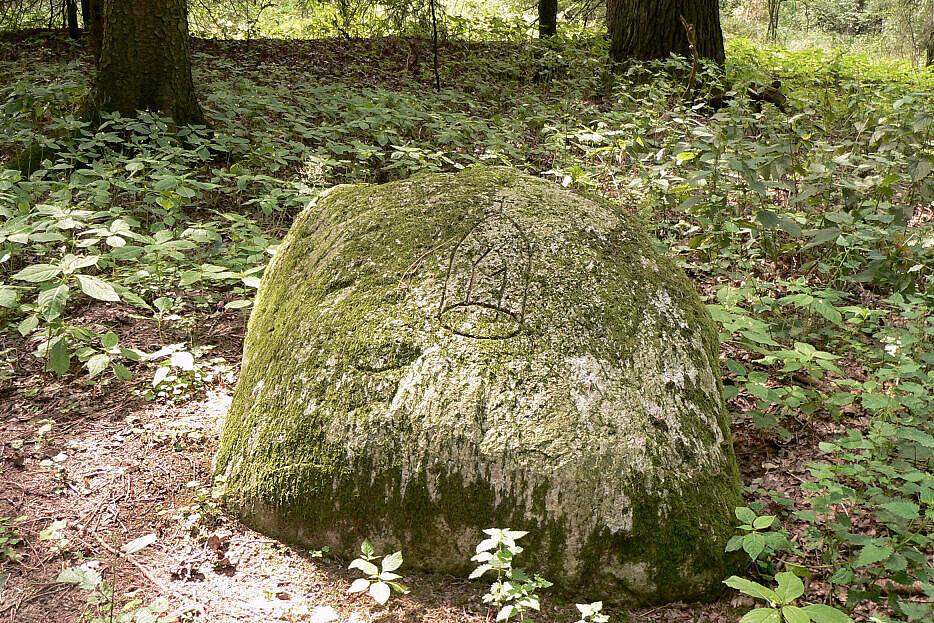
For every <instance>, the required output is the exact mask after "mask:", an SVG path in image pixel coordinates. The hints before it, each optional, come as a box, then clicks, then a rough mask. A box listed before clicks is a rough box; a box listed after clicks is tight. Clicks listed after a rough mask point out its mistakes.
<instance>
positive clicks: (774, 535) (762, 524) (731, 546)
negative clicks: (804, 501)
mask: <svg viewBox="0 0 934 623" xmlns="http://www.w3.org/2000/svg"><path fill="white" fill-rule="evenodd" d="M735 514H736V518H737V519H739V520H740V521H741V522H743V523H741V524H740V525H739V526H738V528H739V530H741V531H742V534H738V535H736V536H734V537H733V538H731V539H730V540H729V542H727V544H726V551H728V552H735V551H738V550H739V549H742V550H743V551H744V552H746V554H747V555H748V556H749V558H750V559H751V560H753V561H755V562H756V563H757V564H758V565H759V568H760V569H761V570H762V571H764V572H766V573H769V574H773V573H774V572H775V568H774V567H775V565H774V563H773V562H772V561H771V560H770V559H771V557H772V556H774V555H775V554H776V553H778V552H782V551H790V550H793V546H792V545H791V542H790V541H789V540H788V535H787V533H786V532H785V531H784V530H771V528H773V527H776V526H777V525H778V523H779V521H778V517H776V516H774V515H758V516H757V515H756V512H755V511H754V510H752V509H751V508H749V507H748V506H740V507H737V508H736V510H735Z"/></svg>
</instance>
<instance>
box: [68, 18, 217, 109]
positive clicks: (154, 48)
mask: <svg viewBox="0 0 934 623" xmlns="http://www.w3.org/2000/svg"><path fill="white" fill-rule="evenodd" d="M186 9H187V7H186V4H185V0H106V2H104V11H103V15H102V16H101V20H102V24H103V36H102V39H101V54H100V62H99V63H98V73H97V80H96V81H95V83H94V88H93V89H92V91H91V94H90V96H89V100H88V102H89V105H88V106H87V110H86V114H87V116H88V117H90V118H92V119H93V118H95V117H97V116H99V114H100V113H101V112H119V113H120V114H122V115H127V116H132V115H134V114H136V111H138V110H152V111H155V112H159V113H161V114H163V115H166V116H169V117H172V119H174V120H175V122H176V123H179V124H185V123H203V122H204V113H203V112H202V111H201V106H200V105H199V104H198V100H197V98H196V97H195V89H194V83H193V81H192V79H191V50H190V47H189V41H188V18H187V14H186Z"/></svg>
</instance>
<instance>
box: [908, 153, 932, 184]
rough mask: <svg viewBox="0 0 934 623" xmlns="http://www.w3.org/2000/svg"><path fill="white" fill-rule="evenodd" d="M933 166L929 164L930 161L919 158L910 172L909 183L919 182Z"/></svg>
mask: <svg viewBox="0 0 934 623" xmlns="http://www.w3.org/2000/svg"><path fill="white" fill-rule="evenodd" d="M932 167H934V165H932V164H931V161H930V160H928V159H927V158H921V159H920V160H918V162H917V163H916V164H915V168H914V170H913V171H912V172H911V181H912V182H920V181H921V180H922V179H924V178H925V177H927V176H928V175H929V174H930V173H931V168H932Z"/></svg>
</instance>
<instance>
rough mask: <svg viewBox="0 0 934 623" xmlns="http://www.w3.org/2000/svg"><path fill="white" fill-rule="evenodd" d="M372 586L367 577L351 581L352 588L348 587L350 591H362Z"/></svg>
mask: <svg viewBox="0 0 934 623" xmlns="http://www.w3.org/2000/svg"><path fill="white" fill-rule="evenodd" d="M368 588H370V581H369V580H367V579H366V578H357V579H356V580H354V581H353V583H351V585H350V588H348V589H347V592H348V593H362V592H363V591H365V590H367V589H368Z"/></svg>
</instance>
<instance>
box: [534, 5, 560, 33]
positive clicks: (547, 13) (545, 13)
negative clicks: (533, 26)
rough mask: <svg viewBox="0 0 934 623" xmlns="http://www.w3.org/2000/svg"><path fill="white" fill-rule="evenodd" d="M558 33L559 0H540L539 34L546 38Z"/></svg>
mask: <svg viewBox="0 0 934 623" xmlns="http://www.w3.org/2000/svg"><path fill="white" fill-rule="evenodd" d="M556 34H558V0H538V36H539V38H540V39H546V38H548V37H553V36H555V35H556Z"/></svg>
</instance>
